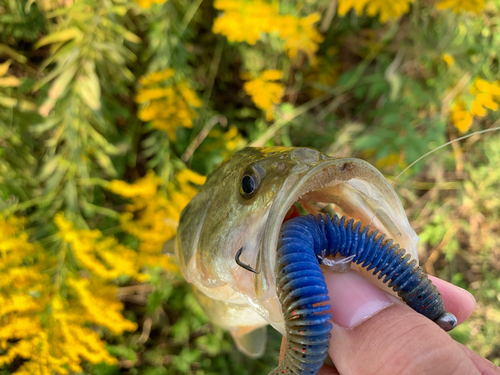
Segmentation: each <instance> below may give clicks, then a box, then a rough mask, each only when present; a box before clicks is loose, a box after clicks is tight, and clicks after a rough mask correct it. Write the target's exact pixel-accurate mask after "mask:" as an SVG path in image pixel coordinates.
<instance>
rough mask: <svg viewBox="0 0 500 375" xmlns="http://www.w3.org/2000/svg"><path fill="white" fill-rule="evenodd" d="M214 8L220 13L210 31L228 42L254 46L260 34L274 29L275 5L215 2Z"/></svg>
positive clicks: (259, 0) (255, 1)
mask: <svg viewBox="0 0 500 375" xmlns="http://www.w3.org/2000/svg"><path fill="white" fill-rule="evenodd" d="M214 8H215V9H218V10H222V11H223V12H224V13H222V14H221V15H220V16H219V17H217V18H216V19H215V21H214V25H213V27H212V31H213V32H214V33H216V34H222V35H224V36H225V37H226V38H227V40H229V41H230V42H247V43H248V44H251V45H253V44H255V43H257V41H258V40H259V38H260V34H261V33H269V32H271V31H272V30H274V28H275V22H276V17H278V6H277V4H274V5H272V4H268V3H267V2H265V1H262V0H253V1H245V0H243V1H242V0H215V1H214Z"/></svg>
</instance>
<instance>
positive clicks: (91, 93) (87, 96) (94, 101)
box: [76, 64, 101, 111]
mask: <svg viewBox="0 0 500 375" xmlns="http://www.w3.org/2000/svg"><path fill="white" fill-rule="evenodd" d="M87 65H90V64H87ZM84 70H85V74H82V75H80V76H79V77H78V82H77V85H76V90H77V92H78V95H79V96H80V98H82V100H83V101H84V103H85V104H87V105H88V106H89V107H90V108H91V109H92V110H94V111H96V110H98V109H100V108H101V86H100V85H99V78H97V75H96V73H95V66H94V65H93V64H92V66H87V67H86V68H85V69H84Z"/></svg>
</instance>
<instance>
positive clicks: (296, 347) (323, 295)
mask: <svg viewBox="0 0 500 375" xmlns="http://www.w3.org/2000/svg"><path fill="white" fill-rule="evenodd" d="M369 230H370V226H369V225H368V226H364V227H363V226H362V224H361V223H360V222H358V223H356V225H354V220H353V219H351V220H349V221H348V222H346V218H345V217H341V218H340V219H339V218H338V217H337V216H334V217H333V218H330V216H329V215H326V216H325V217H323V216H322V215H318V216H314V215H307V216H299V217H296V218H293V219H290V220H288V221H287V222H285V224H283V227H282V229H281V232H280V238H279V241H278V250H277V254H276V266H275V274H276V284H277V285H278V286H279V289H278V298H279V300H280V303H281V307H282V312H283V316H284V319H285V327H286V336H285V340H286V346H285V347H286V352H285V357H284V359H283V361H282V363H281V364H280V365H279V366H278V367H277V368H276V369H274V370H273V371H271V372H270V373H269V375H272V374H301V375H305V374H317V373H318V371H319V370H320V368H321V367H322V366H323V362H324V360H325V359H326V357H327V354H328V348H329V342H330V337H331V335H330V331H331V329H332V324H331V323H330V322H329V320H330V319H331V317H332V316H331V314H330V313H328V312H327V310H329V309H330V307H331V306H330V305H329V304H327V303H326V302H327V301H329V300H330V299H329V297H328V289H327V286H326V283H325V279H324V277H322V275H321V277H318V276H319V275H320V274H321V269H320V266H319V265H320V263H321V262H322V259H323V258H325V257H328V256H337V255H340V256H343V257H347V256H351V255H354V258H353V262H354V263H356V264H358V265H360V266H361V267H365V268H367V269H370V270H371V269H374V271H373V274H374V275H375V274H377V273H379V275H378V278H379V279H381V278H383V277H385V278H384V280H383V282H384V283H387V282H389V281H390V283H389V286H390V287H392V288H393V290H394V291H395V292H398V295H399V297H400V298H401V299H402V300H403V301H405V302H406V303H407V304H408V305H409V306H410V307H411V308H413V309H414V310H415V311H417V312H418V313H420V314H422V315H424V316H426V317H427V318H429V319H431V320H433V321H435V322H436V323H437V324H438V325H439V326H441V327H442V328H443V329H445V330H450V329H452V328H454V326H455V325H456V318H455V317H454V316H453V315H452V314H450V313H448V312H446V311H445V310H444V303H443V299H442V298H441V295H440V294H439V292H438V290H437V289H436V287H435V286H434V285H433V284H432V282H431V281H430V280H429V279H428V277H427V275H426V274H425V273H423V271H422V268H420V267H418V266H416V261H415V260H410V256H409V255H408V254H406V251H405V250H404V249H401V248H399V245H398V244H393V241H392V240H391V239H386V238H385V235H378V231H373V232H371V233H370V234H369V235H368V232H369ZM312 259H315V260H316V261H311V260H312ZM292 276H293V277H292Z"/></svg>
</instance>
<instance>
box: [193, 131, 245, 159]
mask: <svg viewBox="0 0 500 375" xmlns="http://www.w3.org/2000/svg"><path fill="white" fill-rule="evenodd" d="M208 138H209V139H211V140H213V141H212V142H211V143H209V144H205V145H203V146H202V153H209V152H212V151H215V150H217V151H218V152H219V153H220V155H221V157H222V158H223V159H225V158H227V157H229V156H231V155H232V154H233V153H234V151H235V150H236V149H237V148H238V147H240V146H242V145H244V143H245V140H244V139H243V137H242V136H241V134H240V133H239V132H238V128H237V127H236V126H234V125H231V126H230V127H229V129H228V130H227V132H222V131H221V130H219V129H212V130H210V133H208Z"/></svg>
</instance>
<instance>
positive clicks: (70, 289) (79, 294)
mask: <svg viewBox="0 0 500 375" xmlns="http://www.w3.org/2000/svg"><path fill="white" fill-rule="evenodd" d="M55 221H56V224H57V225H58V228H59V230H60V232H59V236H60V237H61V239H62V244H61V247H60V250H59V253H58V254H57V255H48V252H47V251H45V250H44V249H42V248H40V246H39V245H37V244H33V243H30V242H28V236H27V234H26V232H24V228H23V223H24V220H22V219H19V218H16V217H12V216H11V217H8V218H5V217H4V216H2V215H0V245H1V250H0V254H1V257H2V262H0V275H1V277H0V349H1V352H0V353H1V354H0V366H3V365H8V364H11V363H13V362H14V361H18V363H20V366H19V367H17V368H16V370H15V371H14V372H13V374H14V375H42V374H46V375H49V374H54V373H58V374H69V372H70V371H71V372H73V373H77V372H81V371H83V369H82V367H81V366H80V364H81V362H82V360H85V361H88V362H90V363H94V364H95V363H101V362H106V363H109V364H113V363H116V359H115V358H113V357H111V356H110V354H109V353H108V351H107V350H106V346H105V343H104V342H103V341H101V339H100V338H99V335H98V333H97V332H96V328H97V327H99V326H101V327H106V328H108V329H109V330H110V331H111V332H113V333H115V334H117V335H119V334H121V333H122V332H123V331H124V330H135V329H136V324H135V323H132V322H130V321H128V320H126V319H125V318H123V316H122V315H121V310H122V305H121V303H119V302H118V301H117V300H116V286H114V285H113V284H112V283H110V281H109V280H105V279H101V278H99V276H96V275H94V274H92V273H88V272H85V275H87V277H88V278H82V277H81V274H80V273H79V272H73V271H71V270H70V268H69V267H68V268H66V267H67V264H66V263H67V259H73V258H77V259H79V258H78V256H77V255H78V254H77V253H78V252H82V251H87V252H89V253H91V251H90V250H93V251H95V252H96V253H97V252H99V254H100V255H102V256H103V258H102V259H104V260H105V261H107V262H110V261H111V260H112V264H113V269H121V272H120V273H131V272H133V270H134V269H137V267H136V266H135V265H134V264H131V263H130V262H129V260H130V256H131V255H130V253H129V252H130V251H131V250H127V249H125V248H124V247H123V246H121V245H118V244H117V243H116V241H115V240H114V239H113V238H109V237H104V236H103V235H102V233H100V232H98V231H88V230H80V229H76V228H74V225H73V223H71V222H69V221H68V220H66V219H65V218H64V216H63V215H62V214H58V215H57V216H56V220H55ZM99 246H101V247H100V248H99V249H97V248H98V247H99ZM115 250H116V251H117V253H116V254H114V256H113V257H112V259H106V255H108V254H109V252H111V251H115ZM69 252H73V256H70V255H68V253H69ZM102 259H101V258H97V257H95V258H93V259H92V260H93V261H94V262H96V263H98V262H100V261H101V260H102ZM110 263H111V262H110ZM134 263H135V262H134ZM78 266H80V267H83V268H85V267H84V266H83V264H82V263H80V264H78V265H77V267H78ZM101 266H102V264H101ZM62 268H64V269H65V271H64V272H62ZM104 268H105V270H106V271H107V272H110V270H111V268H109V267H104ZM79 269H82V268H79ZM87 270H90V271H92V270H91V269H87ZM131 270H132V271H131ZM107 276H108V275H107ZM63 279H64V280H63ZM62 284H64V285H65V286H66V288H65V292H64V298H63V297H62V296H61V292H60V290H59V288H60V287H61V285H62ZM89 325H92V326H93V328H92V329H91V328H89V327H88V326H89Z"/></svg>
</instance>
